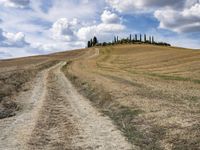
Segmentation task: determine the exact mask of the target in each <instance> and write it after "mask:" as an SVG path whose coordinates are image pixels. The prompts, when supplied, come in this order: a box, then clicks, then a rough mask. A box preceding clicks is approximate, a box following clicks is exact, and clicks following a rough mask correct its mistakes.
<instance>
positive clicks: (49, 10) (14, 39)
mask: <svg viewBox="0 0 200 150" xmlns="http://www.w3.org/2000/svg"><path fill="white" fill-rule="evenodd" d="M130 33H132V34H135V33H146V34H149V35H154V36H155V37H156V40H158V41H165V42H169V43H171V44H172V45H174V46H179V47H188V48H196V49H200V42H199V41H200V0H176V1H174V0H162V1H161V0H123V1H122V0H96V1H93V0H0V59H5V58H14V57H22V56H31V55H38V54H47V53H53V52H57V51H63V50H71V49H77V48H83V47H85V46H86V41H87V40H88V39H89V38H91V37H92V36H94V35H95V36H97V37H98V38H99V40H100V41H111V40H112V38H113V36H114V35H118V36H120V37H124V36H128V35H129V34H130Z"/></svg>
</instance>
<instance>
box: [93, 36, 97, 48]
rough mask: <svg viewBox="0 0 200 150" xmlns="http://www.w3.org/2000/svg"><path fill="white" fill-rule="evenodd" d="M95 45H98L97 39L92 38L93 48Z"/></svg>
mask: <svg viewBox="0 0 200 150" xmlns="http://www.w3.org/2000/svg"><path fill="white" fill-rule="evenodd" d="M97 43H98V40H97V37H96V36H94V38H93V46H95V45H96V44H97Z"/></svg>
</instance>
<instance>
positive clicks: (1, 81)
mask: <svg viewBox="0 0 200 150" xmlns="http://www.w3.org/2000/svg"><path fill="white" fill-rule="evenodd" d="M83 53H85V52H84V51H80V50H77V51H71V52H62V53H55V54H51V55H44V56H34V57H25V58H18V59H10V60H1V61H0V119H3V118H6V117H11V116H13V115H15V113H16V111H18V110H20V109H22V108H21V105H20V104H19V103H17V102H15V96H16V95H17V94H18V93H19V92H22V91H24V90H28V87H27V86H25V84H26V83H27V82H28V81H31V80H32V79H33V78H34V77H35V76H36V74H37V73H38V72H40V71H42V70H44V69H46V68H49V67H50V66H52V65H54V64H55V63H57V62H59V61H62V60H65V59H66V58H68V59H74V58H77V57H79V56H80V55H82V54H83Z"/></svg>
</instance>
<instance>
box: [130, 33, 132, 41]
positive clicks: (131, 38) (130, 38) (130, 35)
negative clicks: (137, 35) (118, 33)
mask: <svg viewBox="0 0 200 150" xmlns="http://www.w3.org/2000/svg"><path fill="white" fill-rule="evenodd" d="M131 41H132V36H131V34H130V38H129V42H131Z"/></svg>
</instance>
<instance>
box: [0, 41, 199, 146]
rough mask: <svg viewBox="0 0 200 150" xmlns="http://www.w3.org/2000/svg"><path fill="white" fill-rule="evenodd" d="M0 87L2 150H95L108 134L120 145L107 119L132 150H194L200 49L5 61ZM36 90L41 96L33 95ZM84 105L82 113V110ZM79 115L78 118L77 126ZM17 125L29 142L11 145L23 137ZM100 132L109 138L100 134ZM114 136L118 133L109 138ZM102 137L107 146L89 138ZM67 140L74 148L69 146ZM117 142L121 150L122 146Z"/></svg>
mask: <svg viewBox="0 0 200 150" xmlns="http://www.w3.org/2000/svg"><path fill="white" fill-rule="evenodd" d="M65 61H66V65H65V66H64V67H63V68H62V71H63V72H64V73H65V75H66V77H68V79H70V81H71V82H72V83H73V85H74V86H75V88H76V89H77V90H78V92H79V93H81V94H82V95H83V96H85V97H86V98H88V99H89V100H90V102H89V103H88V102H87V99H83V98H81V96H80V95H78V94H77V95H76V94H75V93H76V89H74V88H73V87H72V86H71V85H70V83H69V82H67V81H66V80H67V79H65V78H64V75H62V73H61V72H60V67H62V64H63V65H64V62H65ZM52 67H53V68H52ZM38 74H39V76H38ZM35 79H37V81H38V82H35ZM62 81H63V82H62ZM29 82H30V83H29ZM59 85H60V86H59ZM0 87H1V88H0V129H2V131H1V132H2V133H3V134H2V135H1V138H2V139H3V140H1V141H0V142H1V144H2V145H0V148H1V146H2V148H8V147H15V144H14V143H15V142H16V143H17V142H19V143H20V144H21V145H22V146H24V145H25V146H28V147H31V148H34V149H44V147H47V149H48V148H49V149H50V148H52V147H51V146H53V147H54V148H58V147H60V148H63V149H64V148H70V147H75V145H76V144H77V145H79V144H80V143H82V144H83V145H82V146H83V147H82V146H80V145H79V147H78V148H79V149H84V146H85V147H88V146H89V147H95V146H96V144H97V145H98V144H99V142H103V144H102V145H104V146H106V144H105V142H108V140H107V139H106V138H108V137H109V138H110V137H111V136H112V135H117V136H116V137H117V139H118V140H119V139H120V140H121V139H123V137H121V136H120V134H119V133H118V132H117V131H118V130H117V129H115V126H112V125H110V123H108V124H109V125H108V126H107V125H105V124H107V119H105V118H104V117H105V116H108V117H109V118H110V119H111V121H112V122H113V124H114V125H116V127H117V128H118V129H119V130H120V131H121V132H122V134H123V135H124V136H125V137H126V138H127V139H128V141H129V143H131V144H132V145H133V147H134V148H133V149H166V150H171V149H180V150H184V149H185V150H186V149H187V150H188V149H192V150H197V149H199V148H200V51H199V50H191V49H183V48H175V47H162V46H152V45H144V44H141V45H136V44H135V45H116V46H107V47H94V48H90V49H83V50H76V51H68V52H62V53H55V54H51V55H44V56H35V57H27V58H20V59H12V60H4V61H0ZM34 87H36V89H38V91H40V92H37V90H33V89H35V88H34ZM40 88H41V89H43V90H40ZM32 92H33V93H34V94H32ZM23 93H27V95H30V100H29V99H26V97H24V98H21V97H18V95H22V97H23ZM42 93H44V96H42ZM70 94H71V95H70ZM31 95H34V96H32V97H31ZM72 95H73V96H72ZM70 96H71V97H70ZM34 97H38V98H37V99H36V100H37V101H38V102H39V104H38V105H36V104H35V105H34V106H32V103H34V102H35V98H34ZM79 100H80V101H79ZM86 103H87V104H86ZM90 103H91V105H92V106H90ZM29 104H30V105H31V106H28V105H29ZM71 104H72V106H71ZM83 104H84V106H85V107H86V106H88V108H87V109H86V108H82V107H83V106H82V105H83ZM32 107H33V108H34V109H33V108H32ZM93 107H94V108H93ZM29 108H30V109H29ZM32 109H33V110H35V109H36V110H37V111H33V110H32ZM88 109H89V110H88ZM96 109H97V110H98V112H100V114H101V115H102V116H101V115H99V114H98V113H97V111H96ZM27 112H28V113H27ZM32 112H34V114H31V113H32ZM91 112H93V113H92V114H91V115H88V114H90V113H91ZM82 113H83V114H87V115H86V116H87V118H88V120H90V121H88V122H87V120H86V118H84V117H83V118H81V117H82V115H83V114H82ZM20 116H21V117H20ZM23 116H24V117H23ZM25 116H29V117H30V118H31V117H32V120H31V119H29V120H27V122H29V123H30V125H32V126H31V127H30V126H29V124H27V126H26V124H23V122H21V121H16V120H17V119H19V120H21V119H22V118H23V119H24V118H29V117H25ZM47 116H50V117H47ZM77 116H79V117H80V119H76V117H77ZM44 118H45V121H44ZM68 118H71V120H70V119H68ZM73 119H75V120H74V121H73ZM81 120H82V122H81ZM99 120H101V122H99ZM105 120H106V121H105ZM71 121H72V122H71ZM9 122H10V123H9ZM108 122H109V121H108ZM112 122H111V123H112ZM80 123H83V124H84V127H85V130H86V131H85V132H83V133H82V134H81V132H82V131H84V129H83V128H81V129H79V127H80ZM10 126H11V127H12V128H11V127H10ZM22 126H23V130H24V131H26V130H27V139H28V140H27V139H25V138H24V139H23V140H20V139H17V138H15V140H14V142H11V143H9V140H10V139H11V141H12V137H23V136H24V135H23V134H22V133H24V132H19V133H18V134H16V132H14V131H18V130H22V129H21V127H22ZM101 126H104V127H105V131H107V132H108V133H107V132H106V133H104V132H105V131H104V130H103V129H101V128H100V129H99V127H101ZM110 126H111V128H110ZM11 129H12V130H11ZM25 129H26V130H25ZM111 129H112V131H110V130H111ZM29 130H30V131H29ZM94 130H95V132H93V131H94ZM96 130H97V131H96ZM28 131H29V132H28ZM109 131H110V133H109ZM115 131H116V132H117V134H113V132H115ZM96 133H97V134H96ZM29 134H30V136H28V135H29ZM47 134H48V136H47ZM63 134H65V135H63ZM79 134H80V135H79ZM84 134H86V137H87V138H85V139H84V138H83V137H84V136H85V135H84ZM58 135H59V136H58ZM83 135H84V136H83ZM100 135H102V137H101V138H104V137H105V139H104V140H102V139H101V138H100V139H101V140H99V141H98V140H97V141H95V138H94V139H92V137H94V136H95V137H96V138H97V139H98V138H99V136H100ZM79 136H80V138H78V137H79ZM82 136H83V137H82ZM55 137H57V138H55ZM116 137H113V139H112V140H110V141H113V143H114V144H117V143H118V142H116V141H115V140H114V139H115V138H116ZM49 138H50V139H49ZM51 138H52V139H51ZM73 138H74V139H73ZM77 138H78V139H77ZM66 139H69V141H68V140H66ZM72 139H73V140H74V141H76V142H75V143H71V140H72ZM73 140H72V141H73ZM79 140H80V141H79ZM82 140H84V142H83V141H82ZM91 140H94V141H95V142H90V141H91ZM27 141H28V142H27ZM114 141H115V142H114ZM122 141H123V143H121V146H123V145H127V143H126V142H125V141H124V140H122ZM79 142H80V143H79ZM85 143H86V144H85ZM91 143H93V144H92V145H90V144H91ZM84 144H85V145H84ZM109 144H110V143H109ZM118 144H119V143H118ZM111 145H112V143H111ZM19 146H20V145H19ZM48 146H49V147H48ZM107 146H108V147H109V145H107ZM19 148H20V147H19ZM74 149H75V148H74ZM118 149H119V147H118Z"/></svg>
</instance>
